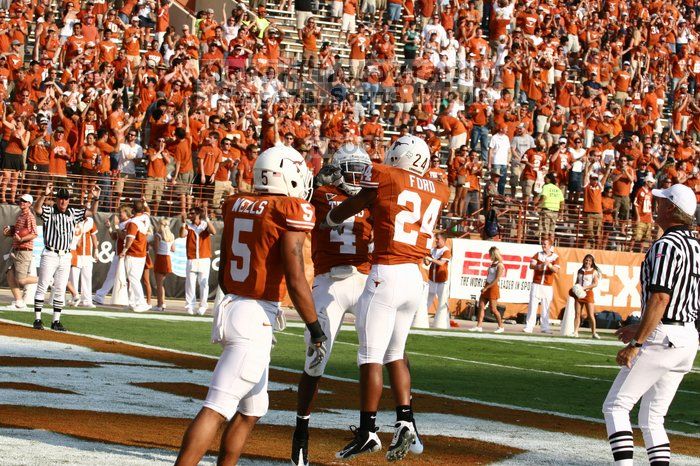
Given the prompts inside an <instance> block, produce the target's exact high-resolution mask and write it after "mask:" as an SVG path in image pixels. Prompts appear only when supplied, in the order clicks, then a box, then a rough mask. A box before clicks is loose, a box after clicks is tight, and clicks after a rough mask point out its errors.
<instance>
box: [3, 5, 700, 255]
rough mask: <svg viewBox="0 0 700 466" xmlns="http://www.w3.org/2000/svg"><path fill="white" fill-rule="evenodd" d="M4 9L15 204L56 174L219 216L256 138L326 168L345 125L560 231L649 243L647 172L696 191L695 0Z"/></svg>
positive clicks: (244, 176) (471, 209)
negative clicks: (420, 149) (572, 224)
mask: <svg viewBox="0 0 700 466" xmlns="http://www.w3.org/2000/svg"><path fill="white" fill-rule="evenodd" d="M227 5H228V6H227ZM231 5H235V6H234V7H233V8H231ZM0 6H2V7H4V9H2V10H0V14H1V15H2V21H1V22H0V28H2V31H1V33H0V53H2V55H0V95H1V96H2V99H1V100H2V125H3V131H2V143H1V145H0V148H1V149H2V164H1V167H2V178H1V181H0V202H2V203H6V202H7V203H14V202H15V201H16V200H18V199H19V194H17V193H24V192H31V194H33V195H35V196H38V195H39V194H40V193H42V192H43V189H44V187H45V185H46V182H47V181H49V180H50V181H52V182H53V183H54V184H55V186H56V187H64V186H65V187H71V188H72V189H73V192H74V193H80V195H79V196H76V197H80V199H79V200H80V201H81V202H84V203H89V202H90V200H91V199H90V197H91V186H92V185H93V184H97V185H98V186H99V187H100V188H101V189H102V200H101V208H102V209H103V210H109V211H116V209H117V208H118V207H119V205H120V203H122V201H124V200H127V199H140V198H142V197H143V198H144V199H145V200H147V201H148V202H149V204H150V205H151V209H152V212H153V214H156V215H157V214H164V215H169V214H172V215H177V214H178V213H179V212H181V211H183V210H184V211H188V210H189V208H190V207H191V206H192V205H209V206H213V208H212V209H211V210H212V212H211V215H212V216H215V215H216V209H217V207H218V206H219V205H220V203H221V201H222V199H223V198H224V197H225V195H226V194H228V193H230V192H233V191H235V190H239V191H244V192H245V191H250V190H251V185H252V177H253V173H252V167H253V163H254V161H255V158H256V156H257V154H258V153H259V152H260V151H261V150H265V149H267V148H269V147H271V146H273V145H275V144H285V145H291V146H294V147H295V148H296V149H298V150H299V151H300V152H301V153H302V155H304V157H305V159H306V161H307V164H308V165H309V167H310V168H312V169H313V171H314V172H315V173H317V172H318V170H320V168H321V167H322V166H323V165H324V164H325V163H327V162H328V161H329V159H330V157H331V156H332V155H333V153H334V152H335V151H336V149H337V148H338V147H340V145H342V144H345V143H354V144H362V145H364V147H365V149H366V151H367V152H368V153H369V155H370V156H371V158H372V160H373V161H375V162H381V161H382V160H383V157H384V153H385V151H386V149H387V148H388V145H389V144H390V143H391V142H392V141H393V140H395V139H396V138H397V137H398V136H399V135H403V134H407V133H410V134H416V135H420V136H421V137H424V138H425V140H426V141H427V142H428V144H429V146H430V147H431V150H432V151H433V156H434V157H433V161H432V163H431V170H430V172H429V173H430V175H431V176H433V177H435V178H436V179H439V180H441V181H444V182H445V183H449V184H450V186H451V188H452V192H453V197H452V203H451V206H450V209H449V214H448V216H453V217H455V218H456V219H457V221H461V219H473V218H478V216H479V215H481V216H482V220H483V218H485V217H487V215H488V213H489V211H490V210H491V208H492V207H493V206H492V205H490V203H489V202H490V200H498V201H499V202H500V204H499V205H503V206H506V207H508V206H517V209H521V210H520V211H521V212H522V209H526V210H527V209H529V210H535V211H537V212H538V213H539V216H540V222H539V225H540V226H539V228H540V233H542V234H553V232H554V227H555V224H556V220H557V219H561V218H563V216H564V215H566V212H570V211H571V210H572V209H578V212H579V213H580V215H581V216H582V217H581V218H582V219H583V223H584V224H585V230H586V234H585V237H586V238H588V239H590V240H591V241H589V242H587V244H586V245H589V246H598V247H603V246H605V243H604V242H600V241H599V239H601V238H604V236H605V235H602V232H603V231H610V230H613V229H614V230H617V231H621V232H622V233H623V234H627V232H628V229H629V234H630V235H629V237H630V239H632V244H631V247H632V248H639V247H641V245H642V244H643V243H644V242H645V241H646V242H648V241H649V240H651V239H652V228H651V224H652V222H651V215H652V214H651V213H652V199H651V194H650V191H649V189H650V188H651V187H652V186H656V185H659V186H667V185H670V184H671V183H675V182H679V183H684V184H686V185H688V186H690V187H691V188H693V189H694V191H695V192H696V194H697V195H698V196H699V197H700V172H699V167H700V102H699V101H698V99H697V98H696V95H697V91H698V86H697V82H698V79H700V45H698V43H699V42H698V36H699V35H700V7H698V6H697V4H696V2H694V1H692V0H673V1H650V0H635V1H629V0H596V1H569V2H563V1H559V0H498V1H496V2H490V1H475V0H469V1H460V0H453V1H440V2H438V1H437V0H416V1H414V0H404V1H399V0H361V1H360V2H358V0H344V1H337V0H336V1H332V2H330V1H329V2H325V3H324V2H322V1H321V2H320V5H319V4H318V3H317V2H315V1H312V0H294V1H291V0H282V2H281V3H280V4H279V5H272V4H271V3H267V4H266V2H265V1H264V0H251V1H250V3H249V4H243V3H236V2H233V3H228V4H226V3H225V4H224V7H223V9H222V10H223V11H221V12H216V13H217V15H218V13H220V14H221V16H220V18H223V20H222V21H220V22H219V21H217V20H216V19H215V12H214V11H213V10H211V9H209V10H205V11H200V12H198V13H196V20H195V21H194V23H193V24H194V27H192V26H190V25H189V24H185V25H183V26H181V27H173V26H171V25H170V10H171V8H173V5H171V3H170V0H145V1H144V0H125V1H123V2H120V1H118V2H111V1H80V0H63V1H61V2H58V3H56V2H54V1H53V0H21V1H14V2H8V1H2V2H0ZM268 8H269V9H270V10H271V11H272V12H274V14H270V13H269V12H268ZM292 9H293V11H294V18H295V21H292V20H291V16H289V15H288V14H287V13H286V12H287V11H289V10H292ZM287 19H289V21H287ZM335 23H337V24H335ZM331 33H332V34H331ZM547 175H549V176H547ZM553 187H557V188H559V191H560V192H561V200H560V199H559V198H558V197H556V196H555V197H552V196H551V194H552V193H556V191H554V190H552V189H550V188H553ZM557 196H558V195H557ZM77 200H78V199H76V201H77ZM497 215H498V214H497ZM629 221H632V222H631V223H629ZM696 221H700V212H698V213H697V214H696ZM481 226H482V228H483V221H482V222H481ZM589 243H592V244H589Z"/></svg>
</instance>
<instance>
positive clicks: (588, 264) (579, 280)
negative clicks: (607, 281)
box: [574, 254, 600, 340]
mask: <svg viewBox="0 0 700 466" xmlns="http://www.w3.org/2000/svg"><path fill="white" fill-rule="evenodd" d="M599 279H600V269H599V268H598V266H597V265H596V264H595V259H594V258H593V256H592V255H590V254H586V256H585V257H584V258H583V265H582V266H581V268H580V269H578V272H577V273H576V284H577V285H579V286H581V288H583V290H584V291H585V292H586V296H584V297H583V298H577V297H575V296H574V299H575V300H576V304H575V309H576V317H575V318H574V337H575V338H576V337H578V328H579V326H580V325H581V311H582V309H583V307H585V308H586V314H587V315H588V322H589V324H590V326H591V332H592V337H593V338H594V339H595V340H599V339H600V337H599V336H598V334H597V333H596V331H595V330H596V329H595V304H594V302H593V288H595V287H596V286H598V280H599Z"/></svg>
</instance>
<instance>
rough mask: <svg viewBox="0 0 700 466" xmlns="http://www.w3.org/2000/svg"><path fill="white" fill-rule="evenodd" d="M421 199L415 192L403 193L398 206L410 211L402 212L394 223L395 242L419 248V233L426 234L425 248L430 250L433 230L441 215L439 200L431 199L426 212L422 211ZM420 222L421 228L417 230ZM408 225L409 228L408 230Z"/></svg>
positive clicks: (405, 191) (398, 200)
mask: <svg viewBox="0 0 700 466" xmlns="http://www.w3.org/2000/svg"><path fill="white" fill-rule="evenodd" d="M421 203H422V202H421V197H420V195H419V194H418V193H417V192H415V191H409V190H404V191H401V194H399V197H398V199H397V204H398V205H400V206H403V207H409V206H410V210H402V211H401V212H399V213H398V214H396V220H395V222H394V241H398V242H400V243H404V244H409V245H411V246H417V243H418V233H419V231H420V233H424V234H426V235H427V236H428V238H427V240H426V244H425V247H426V248H427V249H430V248H431V247H432V246H433V229H434V228H435V222H436V221H437V219H438V216H439V215H440V206H441V205H442V204H441V203H440V201H439V200H437V199H431V201H430V204H428V207H427V208H426V209H425V210H422V209H421V207H422V206H421ZM419 222H420V228H416V226H417V225H418V223H419ZM407 225H409V227H408V228H407Z"/></svg>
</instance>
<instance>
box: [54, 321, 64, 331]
mask: <svg viewBox="0 0 700 466" xmlns="http://www.w3.org/2000/svg"><path fill="white" fill-rule="evenodd" d="M51 330H55V331H57V332H65V331H66V328H65V327H64V326H63V324H62V323H61V321H60V320H54V321H53V322H51Z"/></svg>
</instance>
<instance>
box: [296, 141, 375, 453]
mask: <svg viewBox="0 0 700 466" xmlns="http://www.w3.org/2000/svg"><path fill="white" fill-rule="evenodd" d="M371 163H372V162H371V161H370V158H369V155H367V153H366V152H365V151H364V150H362V149H361V148H359V147H358V146H355V145H352V144H347V145H344V146H342V147H341V148H340V149H339V150H338V152H336V153H335V155H334V156H333V162H332V163H331V164H330V166H329V167H328V169H327V170H324V172H328V174H329V176H330V178H328V179H324V177H323V176H319V177H317V178H316V180H317V182H316V184H317V185H318V184H319V183H322V182H329V183H331V184H329V185H325V186H321V187H317V188H316V189H315V190H314V195H313V197H312V199H311V204H312V205H313V206H314V208H315V209H316V218H317V219H318V220H317V222H316V223H317V225H316V228H315V229H314V231H313V233H312V234H311V256H312V259H313V263H314V284H313V288H312V293H313V297H314V304H315V305H316V311H317V312H318V321H319V322H320V323H321V327H322V328H323V332H324V333H325V334H326V335H327V336H328V341H326V343H325V344H326V348H327V352H326V357H325V358H324V359H323V360H322V361H318V360H317V359H316V357H315V355H314V354H313V353H308V352H307V356H306V363H305V365H304V372H303V373H302V375H301V378H300V379H299V390H298V392H297V393H298V401H297V423H296V429H295V430H294V436H293V437H292V463H293V464H295V465H297V466H299V465H300V466H306V465H308V464H309V460H308V439H309V416H310V414H311V404H312V402H313V400H314V397H315V395H316V391H317V390H318V384H319V381H320V379H321V377H322V376H323V373H324V371H325V369H326V363H327V361H328V358H329V357H330V353H331V351H332V349H333V342H334V341H335V336H336V335H337V333H338V331H339V330H340V325H341V324H342V322H343V316H345V313H347V312H349V313H352V314H354V313H355V306H356V305H357V300H358V299H359V298H360V295H361V294H362V289H363V288H364V286H365V281H366V280H367V273H368V272H369V269H370V264H369V245H370V242H371V240H372V225H371V224H370V222H369V211H368V210H367V209H364V210H362V211H360V212H359V213H357V214H356V215H354V216H351V217H349V218H347V219H346V220H345V221H344V222H343V229H342V231H340V232H339V231H336V230H330V229H327V228H320V223H321V222H320V220H322V219H324V218H325V217H326V215H328V212H330V210H331V209H332V208H333V207H335V206H338V205H340V203H341V202H343V201H344V200H345V199H347V198H348V197H349V196H348V195H349V194H350V195H352V194H357V192H359V191H360V186H359V183H360V180H361V178H362V174H363V173H364V171H365V169H366V168H367V167H369V166H370V165H371ZM319 179H323V181H319ZM305 337H306V340H307V342H308V341H309V337H310V335H309V332H308V331H307V332H306V333H305Z"/></svg>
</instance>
